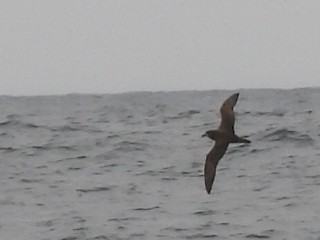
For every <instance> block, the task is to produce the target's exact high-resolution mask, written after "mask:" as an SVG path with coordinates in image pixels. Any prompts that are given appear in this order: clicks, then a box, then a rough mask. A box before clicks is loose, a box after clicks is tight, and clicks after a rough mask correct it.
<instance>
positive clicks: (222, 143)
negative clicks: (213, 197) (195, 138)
mask: <svg viewBox="0 0 320 240" xmlns="http://www.w3.org/2000/svg"><path fill="white" fill-rule="evenodd" d="M238 97H239V93H236V94H233V95H232V96H230V97H229V98H228V99H227V100H225V101H224V103H223V104H222V106H221V108H220V113H221V124H220V126H219V128H218V129H216V130H209V131H207V132H206V133H205V134H204V135H203V136H207V137H208V138H210V139H212V140H214V141H215V145H214V146H213V148H212V149H211V151H210V152H209V153H208V154H207V157H206V162H205V166H204V178H205V186H206V190H207V192H208V194H210V192H211V188H212V184H213V181H214V179H215V175H216V169H217V165H218V163H219V160H220V159H221V158H222V157H223V155H224V154H225V152H226V151H227V148H228V146H229V144H231V143H250V141H249V140H247V139H244V138H241V137H239V136H237V135H236V134H235V132H234V123H235V114H234V111H233V108H234V106H235V105H236V103H237V100H238Z"/></svg>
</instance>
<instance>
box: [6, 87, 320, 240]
mask: <svg viewBox="0 0 320 240" xmlns="http://www.w3.org/2000/svg"><path fill="white" fill-rule="evenodd" d="M232 93H233V92H232V91H205V92H201V91H195V92H157V93H148V92H145V93H126V94H116V95H65V96H39V97H8V96H2V97H0V112H1V116H0V136H1V137H0V236H1V239H9V240H11V239H12V240H20V239H21V240H22V239H23V240H35V239H39V240H82V239H88V240H89V239H90V240H105V239H110V240H120V239H139V240H141V239H142V240H143V239H146V240H153V239H155V240H158V239H159V240H160V239H290V240H292V239H297V240H298V239H299V240H301V239H305V240H319V239H320V136H319V133H320V89H316V88H315V89H295V90H240V97H239V100H238V104H237V106H236V107H235V111H236V118H237V120H236V126H235V130H236V133H237V134H238V135H240V136H247V137H248V138H249V139H250V140H251V141H252V143H251V144H250V145H244V144H234V145H231V146H229V149H228V150H227V153H226V154H225V156H224V157H223V159H222V160H221V161H220V163H219V165H218V169H217V175H216V180H215V182H214V186H213V191H212V193H211V194H210V195H208V194H207V193H206V191H205V187H204V180H203V164H204V160H205V156H206V154H207V153H208V152H209V151H210V149H211V147H212V146H213V142H212V141H210V140H209V139H207V138H201V135H202V134H203V133H204V132H205V131H206V130H209V129H214V128H216V127H218V125H219V122H220V115H219V108H220V105H221V103H222V102H223V101H224V100H225V99H226V98H227V97H228V96H229V95H231V94H232Z"/></svg>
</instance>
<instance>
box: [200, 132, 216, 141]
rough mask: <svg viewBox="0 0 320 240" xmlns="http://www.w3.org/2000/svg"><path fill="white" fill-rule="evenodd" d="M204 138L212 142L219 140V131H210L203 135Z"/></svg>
mask: <svg viewBox="0 0 320 240" xmlns="http://www.w3.org/2000/svg"><path fill="white" fill-rule="evenodd" d="M202 137H208V138H210V139H212V140H216V139H217V137H218V136H217V131H215V130H209V131H206V132H205V133H204V134H203V135H202Z"/></svg>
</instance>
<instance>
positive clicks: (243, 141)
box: [233, 137, 251, 143]
mask: <svg viewBox="0 0 320 240" xmlns="http://www.w3.org/2000/svg"><path fill="white" fill-rule="evenodd" d="M233 143H251V141H250V140H248V139H245V138H241V137H237V139H236V140H235V141H234V142H233Z"/></svg>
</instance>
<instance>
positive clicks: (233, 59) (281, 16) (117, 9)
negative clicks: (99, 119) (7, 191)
mask: <svg viewBox="0 0 320 240" xmlns="http://www.w3.org/2000/svg"><path fill="white" fill-rule="evenodd" d="M0 32H1V34H0V60H1V63H0V83H1V87H0V94H9V95H11V94H14V95H35V94H63V93H109V92H125V91H149V90H150V91H160V90H193V89H197V90H202V89H217V88H218V89H233V88H265V87H269V88H278V87H279V88H295V87H308V86H320V1H318V0H314V1H312V0H308V1H302V0H299V1H296V0H290V1H289V0H285V1H284V0H259V1H258V0H242V1H240V0H239V1H238V0H233V1H228V0H220V1H214V0H208V1H203V0H197V1H188V0H180V1H174V0H157V1H153V0H136V1H130V0H127V1H124V0H114V1H113V0H110V1H107V0H104V1H98V0H95V1H92V0H87V1H81V0H68V1H67V0H57V1H49V0H46V1H45V0H37V1H36V0H24V1H22V0H15V1H13V0H1V1H0Z"/></svg>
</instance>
